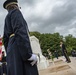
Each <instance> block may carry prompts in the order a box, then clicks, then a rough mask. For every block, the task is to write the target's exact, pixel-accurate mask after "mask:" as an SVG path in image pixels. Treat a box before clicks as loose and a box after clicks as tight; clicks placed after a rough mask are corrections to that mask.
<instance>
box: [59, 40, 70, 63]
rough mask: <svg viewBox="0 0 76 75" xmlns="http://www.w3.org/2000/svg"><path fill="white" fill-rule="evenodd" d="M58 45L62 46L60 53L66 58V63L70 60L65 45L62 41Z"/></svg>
mask: <svg viewBox="0 0 76 75" xmlns="http://www.w3.org/2000/svg"><path fill="white" fill-rule="evenodd" d="M60 46H61V48H62V54H63V55H64V57H65V58H66V62H67V63H69V62H71V61H70V58H69V56H68V55H67V50H66V47H65V45H64V43H63V41H61V42H60Z"/></svg>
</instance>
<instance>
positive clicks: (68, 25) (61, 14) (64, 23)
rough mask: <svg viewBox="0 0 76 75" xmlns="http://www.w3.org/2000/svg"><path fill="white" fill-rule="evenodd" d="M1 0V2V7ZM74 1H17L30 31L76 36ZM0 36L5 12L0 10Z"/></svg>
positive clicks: (75, 0)
mask: <svg viewBox="0 0 76 75" xmlns="http://www.w3.org/2000/svg"><path fill="white" fill-rule="evenodd" d="M2 3H3V0H1V3H0V4H1V6H2ZM75 3H76V0H70V1H69V0H22V1H21V0H19V5H20V6H21V7H22V9H21V11H22V13H23V16H24V18H25V19H26V21H27V23H28V26H29V29H30V31H39V32H41V33H54V32H59V33H60V34H61V35H68V34H72V35H74V36H76V33H75V31H76V30H75V29H76V4H75ZM0 10H1V12H0V20H1V23H0V29H1V31H0V34H3V24H4V18H5V15H6V13H7V12H6V10H4V9H3V7H1V8H0Z"/></svg>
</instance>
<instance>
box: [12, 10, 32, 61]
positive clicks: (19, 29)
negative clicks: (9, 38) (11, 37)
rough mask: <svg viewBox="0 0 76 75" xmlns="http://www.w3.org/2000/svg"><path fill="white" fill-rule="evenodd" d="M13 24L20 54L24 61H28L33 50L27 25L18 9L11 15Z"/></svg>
mask: <svg viewBox="0 0 76 75" xmlns="http://www.w3.org/2000/svg"><path fill="white" fill-rule="evenodd" d="M11 24H12V27H13V32H14V34H15V39H16V42H17V46H18V49H19V52H20V54H21V56H22V58H23V60H27V59H29V58H30V57H31V55H32V49H31V45H30V40H29V36H28V27H27V23H26V21H25V20H24V18H23V16H22V14H21V12H20V11H19V10H18V9H17V10H15V11H14V12H12V14H11Z"/></svg>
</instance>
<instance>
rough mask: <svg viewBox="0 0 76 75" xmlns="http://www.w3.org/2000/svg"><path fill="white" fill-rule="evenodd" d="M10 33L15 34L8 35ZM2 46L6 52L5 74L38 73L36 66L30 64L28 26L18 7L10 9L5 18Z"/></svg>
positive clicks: (30, 52)
mask: <svg viewBox="0 0 76 75" xmlns="http://www.w3.org/2000/svg"><path fill="white" fill-rule="evenodd" d="M11 34H15V35H14V36H12V37H10V35H11ZM3 41H4V46H5V49H6V52H7V58H6V59H7V75H38V70H37V66H36V65H34V66H31V64H30V62H31V61H28V60H27V59H29V58H30V57H31V55H32V50H31V46H30V41H29V36H28V27H27V23H26V21H25V20H24V18H23V16H22V14H21V12H20V10H19V9H13V10H10V11H9V13H8V14H7V16H6V19H5V26H4V36H3Z"/></svg>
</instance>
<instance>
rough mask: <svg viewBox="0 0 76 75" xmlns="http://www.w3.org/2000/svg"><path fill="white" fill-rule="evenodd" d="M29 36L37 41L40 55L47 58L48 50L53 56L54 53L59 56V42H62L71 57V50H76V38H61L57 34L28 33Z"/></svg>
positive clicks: (68, 36)
mask: <svg viewBox="0 0 76 75" xmlns="http://www.w3.org/2000/svg"><path fill="white" fill-rule="evenodd" d="M30 36H35V37H36V38H38V39H39V43H40V46H41V50H42V54H43V55H44V56H48V51H47V50H48V49H49V50H50V52H51V53H52V55H54V52H55V51H57V53H58V55H59V56H61V55H62V52H61V48H60V41H61V40H62V41H63V42H64V44H65V46H66V49H67V52H68V55H71V50H72V49H74V50H76V38H75V37H73V36H72V35H71V34H68V35H67V36H65V37H63V35H60V34H59V33H53V34H51V33H42V34H41V33H40V32H30Z"/></svg>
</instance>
